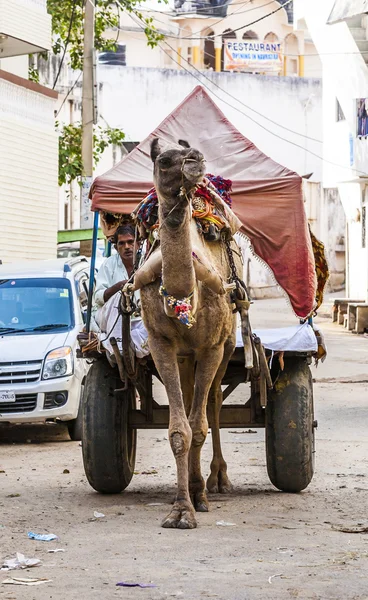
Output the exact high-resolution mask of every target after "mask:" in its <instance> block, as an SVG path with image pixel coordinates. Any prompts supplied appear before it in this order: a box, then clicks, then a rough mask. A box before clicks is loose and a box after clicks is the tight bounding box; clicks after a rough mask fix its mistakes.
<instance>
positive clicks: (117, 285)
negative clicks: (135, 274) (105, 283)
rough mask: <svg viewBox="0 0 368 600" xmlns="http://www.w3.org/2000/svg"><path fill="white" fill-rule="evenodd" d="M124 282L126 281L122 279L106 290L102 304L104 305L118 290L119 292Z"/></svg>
mask: <svg viewBox="0 0 368 600" xmlns="http://www.w3.org/2000/svg"><path fill="white" fill-rule="evenodd" d="M126 282H127V280H126V279H124V280H123V281H118V283H115V285H112V286H111V287H109V288H106V290H105V291H104V295H103V299H104V302H105V303H106V302H107V301H108V300H110V298H111V297H112V296H113V295H114V294H116V292H119V290H121V288H122V287H123V286H124V285H125V284H126Z"/></svg>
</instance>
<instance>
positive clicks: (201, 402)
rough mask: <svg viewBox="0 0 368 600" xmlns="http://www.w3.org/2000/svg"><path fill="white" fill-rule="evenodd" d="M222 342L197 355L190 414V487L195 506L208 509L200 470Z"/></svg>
mask: <svg viewBox="0 0 368 600" xmlns="http://www.w3.org/2000/svg"><path fill="white" fill-rule="evenodd" d="M223 353H224V349H223V346H222V345H221V346H219V347H215V348H209V349H208V350H206V351H205V352H202V353H201V355H200V356H199V357H197V366H196V371H195V388H194V399H193V406H192V409H191V411H190V415H189V423H190V426H191V428H192V446H191V449H190V454H189V490H190V495H191V498H192V502H193V504H194V508H195V509H196V510H197V511H199V512H207V511H208V507H209V505H208V500H207V495H206V490H205V488H206V486H205V482H204V479H203V477H202V473H201V449H202V446H203V444H204V442H205V440H206V437H207V432H208V422H207V399H208V393H209V390H210V388H211V384H212V381H213V379H214V376H215V374H216V373H217V371H218V368H219V366H220V364H221V362H222V358H223Z"/></svg>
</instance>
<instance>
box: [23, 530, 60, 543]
mask: <svg viewBox="0 0 368 600" xmlns="http://www.w3.org/2000/svg"><path fill="white" fill-rule="evenodd" d="M27 535H28V537H29V539H30V540H38V541H39V542H52V540H57V539H58V536H57V535H55V534H54V533H34V532H33V531H29V532H28V534H27Z"/></svg>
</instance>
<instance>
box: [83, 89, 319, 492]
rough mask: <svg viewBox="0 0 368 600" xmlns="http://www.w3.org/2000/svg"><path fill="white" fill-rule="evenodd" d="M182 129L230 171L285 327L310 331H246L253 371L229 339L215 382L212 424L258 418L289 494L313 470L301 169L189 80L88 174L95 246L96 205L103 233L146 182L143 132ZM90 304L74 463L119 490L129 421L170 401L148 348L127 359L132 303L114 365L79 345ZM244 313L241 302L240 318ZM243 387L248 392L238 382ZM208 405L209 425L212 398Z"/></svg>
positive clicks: (309, 257)
mask: <svg viewBox="0 0 368 600" xmlns="http://www.w3.org/2000/svg"><path fill="white" fill-rule="evenodd" d="M189 110H190V114H191V124H190V125H188V119H187V114H188V111H189ZM203 114H205V115H206V128H205V127H204V123H203ZM173 115H175V119H173V118H172V117H173ZM209 120H210V122H211V121H212V122H211V127H210V126H209V124H208V122H209ZM188 127H189V128H190V131H189V132H188ZM182 131H185V132H186V137H187V139H190V140H191V145H192V146H193V147H196V148H199V149H200V150H202V152H203V154H204V156H205V158H206V160H207V164H208V165H209V166H210V169H211V172H212V173H221V174H222V175H223V176H226V177H228V178H229V179H231V180H232V182H233V191H232V197H233V210H234V212H235V214H236V215H237V216H238V217H239V219H240V220H241V221H242V223H243V228H242V230H241V233H243V234H244V235H246V236H247V238H248V239H249V240H250V241H251V244H252V247H253V249H254V252H255V254H256V255H257V256H258V257H260V259H261V260H263V262H264V263H265V264H266V265H268V266H269V268H270V269H271V270H272V272H273V273H274V275H275V277H276V280H277V281H278V283H279V284H280V286H281V287H282V288H283V290H284V291H285V293H286V295H287V296H288V297H289V299H290V303H291V306H292V308H293V310H294V313H295V315H296V317H297V320H296V323H297V324H296V326H295V329H296V330H298V331H299V330H300V336H301V337H302V338H303V339H304V338H305V335H307V337H308V340H309V341H308V343H305V339H304V342H300V343H299V342H298V340H297V341H296V343H294V344H291V346H290V344H288V343H286V342H285V340H284V341H280V339H279V340H275V337H276V338H277V335H275V334H273V338H274V339H273V341H272V339H271V341H268V342H267V341H265V340H264V339H263V337H264V335H265V337H267V335H266V334H265V333H264V332H263V334H258V333H257V332H256V333H255V334H253V338H252V339H253V344H254V346H255V347H256V349H257V354H258V356H259V360H258V362H257V364H255V366H254V368H253V369H252V370H246V369H245V362H244V349H243V348H242V347H241V343H240V345H238V346H237V348H236V350H235V352H234V354H233V356H232V358H231V359H230V362H229V364H228V368H227V371H226V374H225V376H224V378H223V381H222V384H223V398H224V404H223V407H222V409H221V415H220V427H221V428H231V429H234V428H242V429H243V428H248V427H249V428H261V427H262V428H265V432H266V435H265V438H266V456H267V470H268V475H269V477H270V480H271V482H272V483H273V485H274V486H276V488H278V489H280V490H282V491H285V492H294V493H295V492H300V491H301V490H303V489H305V488H306V487H307V486H308V484H309V483H310V481H311V480H312V477H313V471H314V453H315V449H314V430H315V427H316V421H315V420H314V412H313V385H312V376H311V372H310V368H309V365H310V364H311V361H312V358H313V356H316V353H317V348H318V343H317V340H316V336H315V334H314V331H313V328H312V322H311V318H310V314H311V313H312V311H313V308H314V307H315V305H316V304H315V299H316V292H317V290H316V285H317V281H316V275H315V261H314V256H313V248H312V241H311V237H310V235H309V232H308V227H307V223H306V217H305V213H304V207H303V196H302V179H301V178H300V177H299V176H298V175H296V174H295V173H293V172H291V171H289V170H288V169H286V168H285V167H282V166H280V165H278V164H277V163H275V162H274V161H272V160H271V159H269V158H268V157H266V156H265V155H264V154H262V153H261V152H260V151H259V150H258V149H257V148H256V147H255V146H254V145H253V144H252V143H251V142H250V141H249V140H247V139H246V138H244V136H242V135H241V134H240V133H239V132H238V131H237V130H235V128H234V127H233V126H232V125H231V123H229V121H228V120H227V119H226V118H225V117H224V115H223V114H222V113H221V112H220V111H219V109H218V107H217V106H216V105H215V104H214V103H213V101H212V100H211V98H210V97H209V96H208V95H207V93H206V92H205V91H204V90H203V88H201V87H197V88H196V89H195V90H194V91H193V92H192V93H191V94H190V96H188V98H187V99H186V100H185V101H184V102H183V103H182V104H181V105H180V106H179V107H178V108H177V109H176V111H174V113H172V115H170V116H169V117H168V118H167V119H165V121H164V122H163V123H161V125H160V126H159V127H158V128H157V130H156V131H155V132H153V134H152V135H151V136H149V138H147V139H146V140H145V141H144V142H142V143H141V144H140V145H139V146H138V147H137V148H135V149H134V150H133V152H131V153H130V154H129V155H127V156H126V157H125V158H124V159H123V160H122V161H121V163H119V164H118V165H117V166H116V167H114V168H113V169H112V170H111V171H109V172H108V173H107V174H106V175H104V176H101V177H98V178H97V179H96V180H95V182H94V184H93V186H92V191H91V197H92V208H93V210H94V211H95V227H94V232H95V235H94V244H93V245H94V252H95V247H96V240H97V230H98V223H99V214H100V216H101V221H102V227H103V228H105V231H106V234H107V235H108V234H109V233H111V231H110V230H109V227H110V226H111V222H110V224H109V220H108V218H107V217H108V216H109V215H110V216H111V215H114V216H115V218H118V215H119V214H128V213H131V212H132V210H134V208H135V206H136V205H137V204H138V202H139V201H140V200H141V199H142V198H143V197H144V196H145V194H146V193H147V191H148V190H149V189H150V187H151V186H152V181H151V178H152V166H151V162H150V159H149V150H148V147H149V142H150V141H151V140H152V138H153V137H160V138H161V139H165V138H166V139H168V140H169V141H172V140H177V139H178V138H179V137H180V136H182V135H183V134H182ZM204 131H211V132H212V134H211V135H212V137H211V138H210V139H207V140H206V139H204V136H205V133H204ZM214 131H215V132H216V134H213V132H214ZM216 135H217V136H218V139H219V140H220V141H221V144H223V145H224V146H225V147H226V148H228V149H229V148H232V150H233V154H232V155H231V153H229V152H228V154H227V157H226V158H222V157H221V156H219V155H218V143H220V142H218V143H216ZM212 138H213V139H212ZM290 224H292V225H290ZM93 272H94V254H93V256H92V264H91V273H93ZM92 282H93V278H92V277H91V283H92ZM122 298H124V296H123V295H122ZM91 302H92V285H91V289H90V296H89V310H88V315H87V327H86V332H85V333H84V334H82V335H81V336H80V348H81V349H80V351H79V355H80V356H81V357H84V358H85V359H87V360H91V361H92V364H91V367H90V370H89V373H88V375H87V377H86V379H85V382H84V393H83V401H82V410H83V413H84V414H83V419H84V434H83V445H82V448H83V458H84V466H85V472H86V475H87V479H88V481H89V483H90V484H91V486H92V487H93V488H94V489H95V490H97V491H98V492H101V493H119V492H121V491H122V490H124V489H125V488H126V487H127V486H128V485H129V483H130V481H131V479H132V477H133V474H134V465H135V457H136V444H137V435H138V430H139V429H167V428H168V424H169V407H168V405H162V404H159V403H158V402H157V401H156V399H155V398H154V396H153V378H154V377H157V378H158V379H160V377H159V374H158V372H157V370H156V367H155V364H154V362H153V360H152V359H151V357H150V355H147V356H145V357H143V358H137V356H136V354H135V352H134V349H133V347H132V344H131V323H130V321H131V313H132V310H133V309H132V308H131V307H129V306H127V305H126V304H125V302H123V301H122V302H121V305H120V313H121V339H122V340H123V341H122V346H121V347H120V348H119V346H118V344H117V341H116V339H115V338H113V337H112V338H110V342H111V346H112V348H113V354H114V358H115V360H114V363H115V364H114V365H113V364H112V361H111V360H110V361H108V360H107V357H106V353H105V352H104V351H103V349H102V351H101V348H100V351H97V350H96V349H95V348H94V349H90V347H89V345H88V344H89V337H88V332H89V319H90V315H91ZM251 314H252V313H251V308H250V318H251ZM279 337H280V336H279ZM281 337H282V336H281ZM284 337H285V336H284ZM291 337H292V336H291ZM271 338H272V336H271ZM313 340H314V341H313ZM294 341H295V339H294ZM275 344H276V346H275ZM277 344H278V345H277ZM179 360H183V361H184V360H186V359H185V358H184V357H183V358H181V359H179ZM244 383H247V384H248V388H249V391H246V392H244V396H243V397H242V398H241V401H240V402H237V403H231V401H230V396H231V394H232V393H233V392H234V391H235V390H236V389H237V388H238V386H239V385H240V384H244ZM243 389H244V390H247V388H245V387H244V386H243ZM237 396H238V397H239V392H238V394H237ZM207 412H208V422H209V427H211V423H212V422H213V416H212V407H211V403H209V405H208V408H207Z"/></svg>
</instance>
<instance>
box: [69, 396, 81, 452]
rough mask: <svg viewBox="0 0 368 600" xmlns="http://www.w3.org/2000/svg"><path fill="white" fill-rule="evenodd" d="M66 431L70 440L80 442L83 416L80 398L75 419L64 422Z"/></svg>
mask: <svg viewBox="0 0 368 600" xmlns="http://www.w3.org/2000/svg"><path fill="white" fill-rule="evenodd" d="M66 424H67V427H68V432H69V436H70V439H71V440H72V442H80V441H81V439H82V428H83V416H82V399H81V402H80V405H79V410H78V415H77V418H76V419H72V421H67V422H66Z"/></svg>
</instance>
